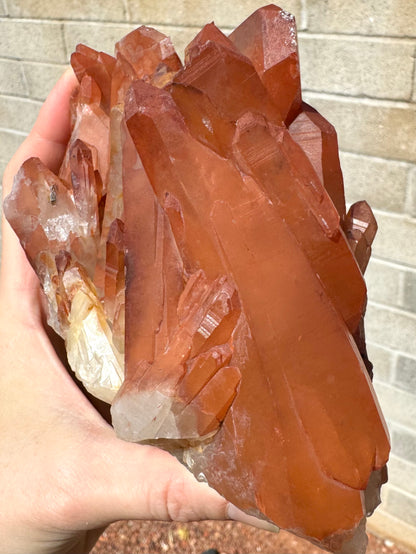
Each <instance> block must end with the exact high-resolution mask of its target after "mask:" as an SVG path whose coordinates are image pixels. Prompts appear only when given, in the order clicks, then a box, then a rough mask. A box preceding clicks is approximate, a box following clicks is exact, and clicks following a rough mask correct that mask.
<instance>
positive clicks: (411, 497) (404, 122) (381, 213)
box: [0, 0, 416, 551]
mask: <svg viewBox="0 0 416 554" xmlns="http://www.w3.org/2000/svg"><path fill="white" fill-rule="evenodd" d="M260 5H262V2H258V1H255V0H240V1H239V2H225V1H219V0H218V1H215V0H205V1H204V0H162V1H158V2H155V1H154V0H151V1H150V0H102V1H100V2H98V0H53V1H51V0H3V1H1V0H0V171H1V172H2V171H3V169H4V166H5V164H6V162H7V160H8V159H9V158H10V156H11V155H12V154H13V152H14V151H15V150H16V148H17V146H18V145H19V144H20V142H21V141H22V139H23V138H24V136H25V134H26V133H27V132H28V130H29V129H30V127H31V126H32V124H33V122H34V120H35V118H36V115H37V112H38V110H39V107H40V105H41V102H42V100H43V99H44V98H45V97H46V95H47V93H48V91H49V90H50V88H51V87H52V85H53V83H54V82H55V81H56V80H57V78H58V77H59V75H60V74H61V72H62V70H63V69H64V66H65V64H66V63H67V60H68V58H69V54H70V53H71V52H72V51H73V49H74V47H75V45H76V44H77V43H78V42H85V43H86V44H88V45H90V46H92V47H96V48H99V49H101V50H104V51H108V52H112V48H113V44H114V42H115V41H116V40H118V39H119V38H120V37H121V36H123V35H124V34H125V33H127V32H128V31H129V30H131V29H133V28H134V27H135V26H137V25H138V24H142V23H145V24H149V25H154V26H157V27H158V28H159V29H160V30H161V31H162V32H165V33H166V34H169V35H170V36H171V37H172V38H173V40H174V42H175V44H176V45H177V47H178V49H179V50H180V51H181V50H183V47H184V45H185V44H186V43H187V42H188V41H189V40H190V38H191V37H192V36H193V35H194V34H195V32H196V31H197V30H198V28H199V27H200V26H201V25H203V24H204V23H206V22H208V21H210V20H215V22H216V23H217V24H218V25H219V26H221V27H222V28H223V29H224V30H225V31H227V30H230V29H231V28H233V27H234V26H235V25H236V24H238V23H239V22H240V21H242V20H243V19H244V18H245V17H246V16H248V15H249V14H250V13H251V12H252V11H253V10H254V9H256V8H257V7H259V6H260ZM281 5H282V7H283V8H285V9H286V10H287V11H291V12H292V13H293V14H294V15H295V16H296V19H297V22H298V29H299V42H300V56H301V67H302V80H303V87H304V91H305V93H304V96H305V99H306V100H307V101H308V102H309V103H311V104H312V105H313V106H315V107H316V108H318V109H319V110H320V111H321V112H322V113H323V114H324V115H326V116H327V117H328V119H329V120H330V121H331V122H332V123H333V124H334V125H335V126H336V128H337V130H338V135H339V143H340V148H341V160H342V166H343V170H344V176H345V183H346V192H347V199H348V201H349V202H353V201H355V200H358V199H361V198H366V199H367V200H368V201H369V202H370V204H371V205H372V206H373V207H374V209H375V213H376V216H377V219H378V222H379V227H380V229H379V233H378V236H377V239H376V241H375V244H374V258H373V261H372V263H371V264H370V266H369V268H368V271H367V280H368V285H369V306H368V317H367V337H368V342H369V350H370V354H371V357H372V359H373V361H374V364H375V375H376V378H375V386H376V389H377V392H378V395H379V399H380V403H381V405H382V407H383V409H384V412H385V414H386V417H387V421H388V425H389V428H390V431H391V435H392V444H393V450H392V456H391V463H390V482H389V485H388V486H387V487H386V488H385V489H384V495H383V496H384V498H383V500H384V501H383V505H382V508H381V509H380V510H378V512H377V513H376V515H375V516H374V517H373V518H372V520H371V522H372V523H371V526H372V528H373V529H375V530H376V531H378V532H379V533H381V534H384V535H385V536H392V537H394V538H396V539H400V540H402V541H406V542H407V543H408V544H409V545H413V549H414V548H416V165H415V162H416V77H415V76H416V71H415V50H416V2H415V1H414V0H349V1H348V2H345V0H287V1H284V0H282V4H281ZM413 551H415V550H413Z"/></svg>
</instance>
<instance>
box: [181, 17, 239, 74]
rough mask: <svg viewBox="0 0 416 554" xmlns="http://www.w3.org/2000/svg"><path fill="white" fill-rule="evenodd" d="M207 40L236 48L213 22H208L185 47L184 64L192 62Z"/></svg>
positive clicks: (232, 48)
mask: <svg viewBox="0 0 416 554" xmlns="http://www.w3.org/2000/svg"><path fill="white" fill-rule="evenodd" d="M208 42H215V43H217V44H220V45H222V46H224V47H225V48H228V49H230V50H236V48H235V46H234V45H233V43H232V42H231V40H230V39H229V38H228V37H227V36H226V35H224V33H223V32H222V31H220V29H218V27H217V26H216V25H215V24H214V23H208V24H207V25H205V27H203V28H202V29H201V31H199V33H198V34H197V35H196V37H195V38H194V39H193V40H191V42H190V43H189V44H188V46H187V47H186V48H185V65H188V64H189V63H190V62H192V60H193V58H195V56H198V54H200V52H201V50H202V49H203V47H204V46H206V44H207V43H208Z"/></svg>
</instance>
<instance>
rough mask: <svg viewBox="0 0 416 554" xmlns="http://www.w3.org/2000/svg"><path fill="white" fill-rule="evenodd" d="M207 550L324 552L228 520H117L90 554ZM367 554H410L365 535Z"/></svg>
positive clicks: (197, 552) (167, 553)
mask: <svg viewBox="0 0 416 554" xmlns="http://www.w3.org/2000/svg"><path fill="white" fill-rule="evenodd" d="M209 549H214V550H217V551H218V553H219V554H249V553H250V554H298V553H299V554H319V553H323V552H324V550H321V549H320V548H317V547H316V546H312V545H311V544H310V543H308V542H307V541H304V540H302V539H298V538H297V537H295V536H294V535H292V534H290V533H287V532H285V531H281V532H280V533H278V534H275V533H270V532H267V531H261V530H259V529H254V528H253V527H249V526H247V525H243V524H242V523H235V522H232V521H201V522H197V523H166V522H159V521H119V522H117V523H113V524H112V525H110V526H109V527H107V529H106V530H105V531H104V533H103V534H102V535H101V537H100V539H99V540H98V542H97V544H96V545H95V547H94V549H93V550H92V551H91V554H142V553H143V554H202V553H203V552H205V551H207V550H209ZM210 554H211V553H210ZM212 554H214V553H212ZM367 554H411V553H409V552H408V551H407V550H403V549H400V548H399V547H398V546H397V545H395V544H394V543H393V542H391V541H389V540H382V539H379V538H377V537H375V536H374V535H369V545H368V549H367Z"/></svg>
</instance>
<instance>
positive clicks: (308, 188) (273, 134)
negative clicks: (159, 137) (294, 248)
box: [233, 114, 366, 332]
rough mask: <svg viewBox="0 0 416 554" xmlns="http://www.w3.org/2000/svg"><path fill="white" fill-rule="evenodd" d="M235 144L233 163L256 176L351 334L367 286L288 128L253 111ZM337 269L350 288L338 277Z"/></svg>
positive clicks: (240, 127) (243, 120) (336, 218)
mask: <svg viewBox="0 0 416 554" xmlns="http://www.w3.org/2000/svg"><path fill="white" fill-rule="evenodd" d="M233 146H234V154H235V159H236V162H237V164H238V165H239V167H240V168H241V169H242V170H243V171H245V173H246V174H248V175H251V176H252V177H254V178H255V179H257V181H258V183H259V184H260V186H261V187H263V189H264V191H265V192H266V193H267V195H268V197H269V198H270V200H271V201H272V202H273V203H274V204H275V210H276V212H277V213H279V214H280V217H282V219H283V220H284V221H285V222H286V225H287V226H288V227H289V229H290V230H291V232H292V233H293V235H294V236H295V237H296V239H297V241H298V243H299V244H300V245H301V248H302V249H303V250H304V252H305V253H306V255H307V256H308V258H309V262H310V264H311V266H312V267H313V268H314V270H315V271H316V274H317V275H319V277H320V279H321V281H322V283H323V286H324V287H325V289H326V294H328V296H329V298H330V299H331V300H332V302H333V304H334V306H335V307H336V308H338V310H339V312H340V314H341V315H342V317H343V319H344V321H345V322H346V324H347V325H348V327H349V329H350V330H351V332H354V331H355V330H356V328H357V326H358V323H359V321H360V319H361V314H362V311H363V309H364V304H365V297H366V289H365V284H364V281H363V279H362V275H361V273H360V270H359V268H358V266H357V264H356V262H355V260H354V257H353V256H352V254H351V250H350V248H349V246H348V243H347V240H346V238H345V236H344V235H343V233H342V232H341V230H340V228H339V216H338V213H337V212H336V210H335V208H334V206H333V204H332V202H331V200H330V198H329V196H328V195H327V193H326V191H325V189H324V187H323V185H322V184H321V182H320V181H319V179H318V178H317V176H316V173H315V172H314V170H313V168H312V166H311V164H310V163H309V162H308V160H307V158H306V156H305V154H304V153H303V152H302V150H301V149H300V148H299V147H298V146H297V144H296V143H295V142H294V141H293V140H292V138H291V136H290V134H289V132H288V131H287V129H286V128H284V127H273V126H270V125H269V124H268V123H267V122H266V121H265V120H264V119H263V118H261V117H259V116H255V115H253V114H246V115H245V116H244V117H242V118H241V119H240V120H239V121H238V122H237V133H236V136H235V139H234V143H233ZM279 183H284V186H281V185H279ZM341 268H342V269H341ZM340 271H341V272H342V274H343V275H344V277H345V279H346V280H347V281H348V287H345V282H344V281H343V280H340V279H339V272H340Z"/></svg>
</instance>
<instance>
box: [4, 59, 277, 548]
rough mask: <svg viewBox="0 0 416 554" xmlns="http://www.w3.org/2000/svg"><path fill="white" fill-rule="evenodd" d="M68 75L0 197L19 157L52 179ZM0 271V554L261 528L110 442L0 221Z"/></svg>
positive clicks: (169, 468)
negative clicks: (217, 527)
mask: <svg viewBox="0 0 416 554" xmlns="http://www.w3.org/2000/svg"><path fill="white" fill-rule="evenodd" d="M76 85H77V81H76V79H75V77H74V74H73V73H72V71H71V70H68V71H67V72H66V73H65V74H64V75H63V76H62V78H61V79H60V80H59V81H58V83H57V84H56V86H55V87H54V89H53V90H52V91H51V93H50V95H49V97H48V99H47V100H46V102H45V104H44V105H43V107H42V109H41V111H40V114H39V117H38V120H37V121H36V123H35V126H34V127H33V129H32V131H31V133H30V134H29V136H28V137H27V138H26V140H25V141H24V143H23V144H22V146H21V147H20V148H19V150H18V151H17V152H16V154H15V155H14V156H13V158H12V159H11V160H10V162H9V164H8V166H7V168H6V170H5V173H4V177H3V194H4V196H5V195H6V194H8V193H9V192H10V190H11V186H12V182H13V176H14V175H15V174H16V173H17V171H18V169H19V167H20V165H21V164H22V162H23V161H24V160H26V159H27V158H29V157H31V156H37V157H39V158H40V159H41V160H42V161H43V162H44V163H45V164H46V165H47V166H48V167H49V168H50V169H51V170H52V171H55V172H57V170H58V168H59V166H60V164H61V161H62V158H63V155H64V152H65V146H66V143H67V140H68V138H69V131H70V119H69V110H68V101H69V98H70V95H71V93H72V91H73V90H74V88H75V87H76ZM2 224H3V230H2V235H3V246H2V267H1V274H0V398H1V402H0V433H1V449H0V498H1V502H0V553H7V554H14V553H26V554H27V553H28V552H30V553H31V554H36V553H51V552H53V553H55V554H59V553H71V552H73V553H77V554H80V553H81V552H88V551H89V550H90V549H91V548H92V546H93V544H94V543H95V542H96V540H97V538H98V537H99V535H100V534H101V532H102V531H103V530H104V528H105V527H106V526H107V525H108V524H109V523H111V522H113V521H117V520H121V519H147V520H148V519H154V520H168V521H169V520H174V521H195V520H201V519H235V520H239V521H244V522H246V523H250V524H253V525H255V526H257V527H262V528H266V529H270V530H275V529H276V528H274V527H273V526H270V525H269V524H267V523H265V522H263V521H259V520H257V519H255V518H253V517H250V516H247V515H246V514H244V513H243V512H241V511H240V510H238V509H237V508H235V507H234V506H232V505H230V504H229V503H227V502H226V500H225V499H224V498H222V497H221V496H220V495H219V494H218V493H216V492H215V491H214V490H212V489H210V488H209V487H208V486H207V485H205V484H202V483H198V482H197V481H196V480H195V479H194V477H193V476H192V475H191V473H189V472H188V471H187V470H186V469H185V468H184V467H183V466H182V465H181V464H180V463H179V462H178V461H177V460H176V459H175V458H173V457H172V456H171V455H170V454H168V453H166V452H164V451H162V450H159V449H157V448H154V447H150V446H142V445H136V444H131V443H127V442H124V441H122V440H120V439H118V438H117V437H116V436H115V434H114V431H113V429H112V427H111V426H110V425H109V424H108V423H107V422H106V421H105V420H104V419H103V418H102V417H101V415H100V414H99V413H98V412H97V411H96V410H95V408H94V407H93V406H92V405H91V403H90V402H89V401H88V399H87V398H86V397H85V396H84V394H83V393H82V392H81V391H80V389H79V388H78V387H77V386H76V385H75V383H74V381H73V380H72V378H71V377H70V375H69V374H68V372H67V370H66V369H65V367H64V366H63V365H62V363H61V361H60V359H59V357H58V355H57V353H56V351H55V349H54V347H53V346H52V344H51V342H50V340H49V338H48V335H47V332H46V330H45V326H44V323H43V321H44V314H43V310H42V293H41V290H40V286H39V281H38V279H37V277H36V275H35V274H34V272H33V270H32V268H31V266H30V265H29V263H28V261H27V259H26V257H25V255H24V252H23V250H22V248H21V246H20V244H19V241H18V239H17V237H16V235H15V234H14V233H13V231H12V230H11V228H10V226H9V225H8V223H7V222H6V221H5V220H4V218H3V222H2Z"/></svg>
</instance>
